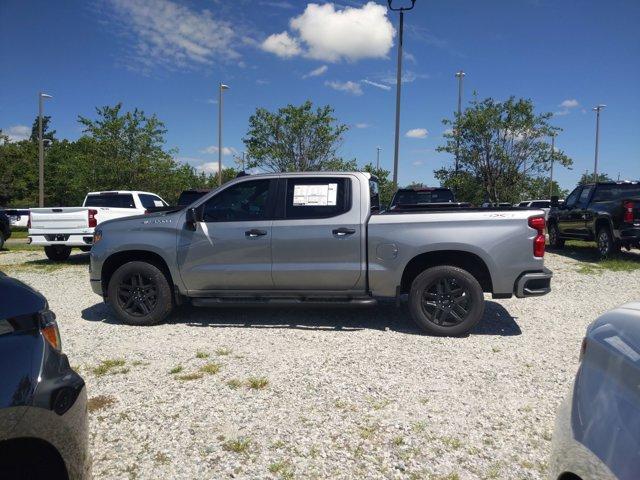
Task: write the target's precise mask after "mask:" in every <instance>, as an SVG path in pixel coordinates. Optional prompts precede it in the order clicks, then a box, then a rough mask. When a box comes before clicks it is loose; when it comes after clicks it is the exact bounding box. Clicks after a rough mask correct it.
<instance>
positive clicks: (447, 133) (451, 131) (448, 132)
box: [442, 128, 453, 136]
mask: <svg viewBox="0 0 640 480" xmlns="http://www.w3.org/2000/svg"><path fill="white" fill-rule="evenodd" d="M444 135H453V128H447V129H446V130H445V131H444V132H442V136H444Z"/></svg>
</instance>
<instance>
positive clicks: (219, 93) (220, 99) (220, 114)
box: [218, 82, 229, 186]
mask: <svg viewBox="0 0 640 480" xmlns="http://www.w3.org/2000/svg"><path fill="white" fill-rule="evenodd" d="M228 88H229V86H228V85H225V84H224V83H222V82H221V83H220V85H219V88H218V186H222V91H223V90H227V89H228Z"/></svg>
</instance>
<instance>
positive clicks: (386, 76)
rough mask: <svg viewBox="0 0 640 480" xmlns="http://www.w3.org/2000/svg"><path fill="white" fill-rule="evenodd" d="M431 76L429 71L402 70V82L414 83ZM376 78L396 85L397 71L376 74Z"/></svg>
mask: <svg viewBox="0 0 640 480" xmlns="http://www.w3.org/2000/svg"><path fill="white" fill-rule="evenodd" d="M427 78H431V77H430V75H429V74H428V73H416V72H414V71H413V70H404V71H403V72H402V83H412V82H415V81H416V80H418V79H427ZM376 79H377V80H379V81H380V82H382V83H385V84H387V85H395V84H396V79H397V74H396V72H392V71H388V72H386V73H382V74H380V75H377V76H376Z"/></svg>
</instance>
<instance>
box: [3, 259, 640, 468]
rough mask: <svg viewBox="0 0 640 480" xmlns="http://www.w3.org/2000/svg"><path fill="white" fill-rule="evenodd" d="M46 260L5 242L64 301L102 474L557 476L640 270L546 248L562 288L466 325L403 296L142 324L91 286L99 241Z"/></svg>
mask: <svg viewBox="0 0 640 480" xmlns="http://www.w3.org/2000/svg"><path fill="white" fill-rule="evenodd" d="M43 258H44V255H43V254H42V253H40V252H37V251H31V252H2V253H0V269H2V270H3V271H5V273H7V274H9V275H12V276H15V277H17V278H19V279H21V280H23V281H25V282H26V283H28V284H30V285H32V286H33V287H35V288H36V289H38V290H39V291H41V292H42V293H43V294H44V295H45V296H46V297H47V298H48V300H49V303H50V305H51V307H52V309H53V310H54V311H55V312H56V313H57V315H58V321H59V324H60V329H61V333H62V339H63V349H64V350H65V351H66V353H67V354H68V355H69V358H70V362H71V364H72V365H74V366H75V367H76V368H77V369H79V371H80V373H81V374H82V375H83V376H84V378H85V380H86V382H87V388H88V393H89V397H90V398H91V399H92V400H91V405H90V407H91V410H92V411H91V413H90V422H91V433H90V436H91V439H90V440H91V447H92V454H93V458H94V468H93V470H94V474H95V476H96V478H114V479H115V478H127V477H129V478H154V479H155V478H228V477H235V478H427V479H458V478H459V479H476V478H504V479H514V478H519V479H520V478H522V479H537V478H544V477H545V472H546V465H547V459H548V456H549V450H550V440H551V434H552V431H553V422H554V417H555V412H556V409H557V406H558V404H559V402H560V400H561V399H562V398H563V397H564V395H565V393H566V391H567V389H568V386H569V384H570V382H571V380H572V378H573V376H574V374H575V371H576V367H577V360H578V351H579V347H580V342H581V339H582V336H583V333H584V331H585V327H586V326H587V325H588V324H589V323H590V322H591V321H592V320H593V319H594V318H595V317H596V316H597V315H599V314H601V313H602V312H604V311H606V310H608V309H610V308H612V307H615V306H616V305H619V304H621V303H624V302H627V301H630V300H634V299H637V293H636V292H635V291H634V290H633V289H630V288H624V286H625V285H626V286H629V285H638V284H640V270H635V271H632V272H611V271H603V272H599V273H596V274H584V273H578V269H579V262H577V261H576V260H573V259H571V258H569V257H566V256H560V255H555V254H547V266H549V267H550V268H551V269H552V270H554V273H555V278H554V281H553V284H552V285H553V292H552V293H551V294H549V295H547V296H545V297H542V298H532V299H525V300H517V299H512V300H501V301H499V302H497V301H489V303H488V306H487V310H486V313H485V317H484V319H483V321H482V323H481V325H480V326H479V327H478V328H477V329H476V331H475V332H474V333H473V334H471V335H470V336H468V337H466V338H434V337H427V336H424V335H421V334H420V333H419V331H418V330H417V329H416V328H415V327H414V326H413V324H412V323H411V321H410V320H409V319H408V314H407V313H406V311H405V310H404V309H400V310H396V309H395V308H393V307H378V308H375V309H370V310H344V309H340V310H312V311H309V310H301V309H294V310H291V309H253V310H241V309H224V310H219V309H195V308H187V307H185V308H182V309H181V310H179V311H178V313H177V314H176V315H174V317H172V320H171V322H170V323H168V324H165V325H160V326H157V327H149V328H140V327H129V326H125V325H121V324H119V323H118V322H117V320H116V319H115V318H114V317H113V315H112V314H111V313H110V311H109V309H108V308H107V307H106V306H105V305H104V304H102V303H101V299H100V298H99V297H97V296H96V295H94V294H93V293H92V291H91V289H90V287H89V281H88V272H87V262H88V257H87V255H86V254H78V255H74V256H72V258H71V259H70V264H68V265H65V266H61V267H59V266H57V265H54V266H52V265H50V264H49V263H48V262H47V261H46V260H42V259H43ZM29 262H32V263H29ZM178 370H179V371H178ZM203 370H205V371H203ZM172 371H173V372H174V373H171V372H172Z"/></svg>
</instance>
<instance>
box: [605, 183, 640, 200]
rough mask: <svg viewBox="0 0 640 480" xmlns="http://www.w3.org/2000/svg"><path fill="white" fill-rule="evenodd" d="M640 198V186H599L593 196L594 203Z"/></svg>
mask: <svg viewBox="0 0 640 480" xmlns="http://www.w3.org/2000/svg"><path fill="white" fill-rule="evenodd" d="M632 197H640V185H633V184H631V185H624V184H616V185H598V188H597V189H596V193H595V195H594V196H593V201H594V202H610V201H613V200H616V201H620V200H624V199H625V198H632Z"/></svg>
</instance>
